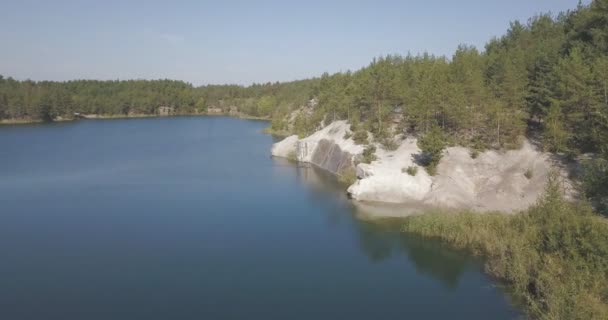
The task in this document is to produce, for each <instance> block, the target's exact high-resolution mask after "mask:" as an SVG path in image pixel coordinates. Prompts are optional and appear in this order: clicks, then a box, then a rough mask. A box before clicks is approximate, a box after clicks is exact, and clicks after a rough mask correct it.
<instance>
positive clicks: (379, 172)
mask: <svg viewBox="0 0 608 320" xmlns="http://www.w3.org/2000/svg"><path fill="white" fill-rule="evenodd" d="M349 128H350V125H348V124H347V123H346V122H344V121H337V122H334V123H332V124H330V125H329V126H327V127H325V128H323V129H322V130H320V131H317V132H315V133H314V134H313V135H311V136H309V137H306V138H304V139H298V137H297V136H291V137H288V138H286V139H285V140H283V141H281V142H278V143H276V144H275V145H274V146H273V148H272V154H273V155H274V156H278V157H289V155H290V154H291V156H294V155H295V158H296V159H297V160H298V161H301V162H307V163H311V164H314V165H316V166H318V167H320V168H323V169H325V170H328V171H330V172H332V173H335V174H340V173H341V172H342V170H344V169H345V168H347V167H349V166H354V165H355V164H354V159H355V158H356V157H357V155H359V154H361V153H362V152H363V149H364V147H363V146H361V145H356V144H355V143H354V141H353V140H352V139H350V138H349V139H344V137H345V133H347V132H350V129H349ZM399 140H400V144H399V147H398V148H397V149H396V150H394V151H388V150H384V149H382V148H381V146H380V145H377V146H376V147H377V151H376V157H377V160H376V161H374V162H372V163H371V164H363V163H362V164H358V165H357V166H356V169H357V176H358V180H357V181H356V182H355V183H354V184H353V185H351V186H350V187H349V188H348V193H349V194H350V195H351V197H352V198H353V199H355V200H357V201H365V202H385V203H405V204H412V205H424V206H432V207H447V208H467V209H473V210H477V211H502V212H516V211H519V210H523V209H526V208H528V207H529V206H531V205H532V204H534V203H535V202H536V201H537V199H538V198H539V196H540V195H541V194H542V193H543V191H544V186H545V182H546V181H547V177H548V174H549V172H550V171H551V170H552V168H557V167H556V165H555V163H554V161H553V160H552V159H551V155H550V154H548V153H543V152H541V151H539V150H536V149H535V148H534V147H533V146H532V145H531V144H530V143H529V142H527V141H526V142H524V144H523V146H522V148H521V149H519V150H510V151H506V152H499V151H486V152H483V153H480V154H479V155H478V156H477V157H476V158H475V159H473V158H472V157H471V155H470V151H469V150H468V149H466V148H462V147H451V148H447V149H446V150H445V152H444V156H443V158H442V160H441V162H440V163H439V166H438V168H437V175H435V176H433V177H431V176H429V175H428V174H427V173H426V171H425V170H424V168H422V167H419V165H418V164H417V163H416V161H415V160H414V159H415V155H418V154H420V149H419V148H418V146H417V140H416V139H415V138H406V139H399ZM410 166H411V167H418V172H417V174H416V175H415V176H411V175H409V174H408V173H406V172H405V170H404V169H406V168H408V167H410ZM526 173H527V174H526Z"/></svg>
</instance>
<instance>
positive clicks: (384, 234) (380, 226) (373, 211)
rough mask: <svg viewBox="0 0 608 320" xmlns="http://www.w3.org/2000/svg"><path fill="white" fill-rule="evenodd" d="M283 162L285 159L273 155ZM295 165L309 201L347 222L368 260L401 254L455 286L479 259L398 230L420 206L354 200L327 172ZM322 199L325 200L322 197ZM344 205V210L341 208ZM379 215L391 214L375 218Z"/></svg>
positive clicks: (331, 217)
mask: <svg viewBox="0 0 608 320" xmlns="http://www.w3.org/2000/svg"><path fill="white" fill-rule="evenodd" d="M276 161H278V162H280V163H281V164H283V165H286V164H287V163H291V162H288V161H287V160H284V159H276ZM291 164H292V165H294V166H296V171H297V176H298V179H299V180H301V181H303V182H305V183H306V184H307V185H308V186H309V187H310V190H311V192H310V194H309V196H310V197H311V201H321V202H322V203H323V205H325V206H328V207H327V209H328V210H327V212H329V215H328V217H327V219H328V223H329V224H330V225H337V224H340V223H351V224H352V225H353V226H354V229H355V230H356V231H357V237H358V244H359V248H360V250H361V251H362V252H363V253H364V254H365V255H366V256H367V257H368V258H369V260H370V261H372V262H381V261H383V260H386V259H388V258H391V257H394V256H395V255H403V256H405V257H406V258H407V259H408V261H410V262H411V263H412V265H413V266H414V267H415V269H416V271H417V272H418V273H420V274H423V275H428V276H431V277H433V278H434V279H436V280H438V281H439V282H440V283H441V284H442V285H443V286H445V287H446V288H448V289H454V288H456V287H457V286H458V283H459V280H460V278H461V277H462V275H463V273H464V272H465V271H466V270H467V268H475V267H479V266H480V263H479V261H477V260H476V259H474V258H473V257H471V256H470V255H469V254H467V253H466V252H463V251H460V250H455V249H453V248H449V247H447V246H446V245H444V244H442V243H440V242H438V241H435V240H432V239H423V238H420V237H417V236H414V235H409V234H406V233H403V232H400V226H401V223H400V222H401V221H402V219H403V218H397V217H396V216H403V215H404V212H406V215H407V214H409V213H417V212H420V211H422V210H424V208H420V207H412V206H408V207H405V206H403V205H381V204H363V205H361V204H355V203H354V202H353V201H351V200H349V199H348V197H347V196H346V192H345V188H346V186H344V185H343V184H341V183H340V182H338V180H337V179H336V178H335V176H334V175H333V174H331V173H329V172H326V171H324V170H321V169H318V168H316V167H314V166H311V165H308V164H302V163H291ZM323 200H326V201H323ZM345 209H346V210H345ZM378 211H382V212H381V213H382V215H383V216H386V215H389V216H395V217H394V218H378Z"/></svg>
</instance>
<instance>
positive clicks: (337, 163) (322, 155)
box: [310, 139, 353, 173]
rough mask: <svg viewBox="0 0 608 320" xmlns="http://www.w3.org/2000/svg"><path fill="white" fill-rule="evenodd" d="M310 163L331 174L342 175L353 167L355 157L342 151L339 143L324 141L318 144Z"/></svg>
mask: <svg viewBox="0 0 608 320" xmlns="http://www.w3.org/2000/svg"><path fill="white" fill-rule="evenodd" d="M310 163H312V164H314V165H316V166H318V167H320V168H322V169H325V170H327V171H329V172H334V173H340V172H343V170H345V169H346V168H349V167H352V166H353V156H352V155H351V154H350V153H349V152H346V151H342V149H341V148H340V145H338V144H337V143H334V142H333V141H329V140H326V139H322V140H319V142H318V143H317V145H316V147H315V149H314V151H313V153H312V157H311V159H310Z"/></svg>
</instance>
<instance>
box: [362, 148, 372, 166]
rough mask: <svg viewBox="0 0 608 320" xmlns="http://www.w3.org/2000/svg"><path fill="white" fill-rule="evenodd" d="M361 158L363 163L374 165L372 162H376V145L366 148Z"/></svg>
mask: <svg viewBox="0 0 608 320" xmlns="http://www.w3.org/2000/svg"><path fill="white" fill-rule="evenodd" d="M361 156H362V159H361V162H362V163H368V164H369V163H372V161H375V160H376V147H375V146H374V145H369V146H367V147H365V149H364V150H363V154H362V155H361Z"/></svg>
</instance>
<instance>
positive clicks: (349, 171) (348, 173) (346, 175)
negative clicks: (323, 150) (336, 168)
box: [338, 166, 357, 186]
mask: <svg viewBox="0 0 608 320" xmlns="http://www.w3.org/2000/svg"><path fill="white" fill-rule="evenodd" d="M338 181H340V182H341V183H343V184H345V185H349V186H350V185H352V184H353V183H355V182H357V171H356V170H355V168H354V167H353V166H349V167H347V168H345V169H342V170H341V171H340V172H339V173H338Z"/></svg>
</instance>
